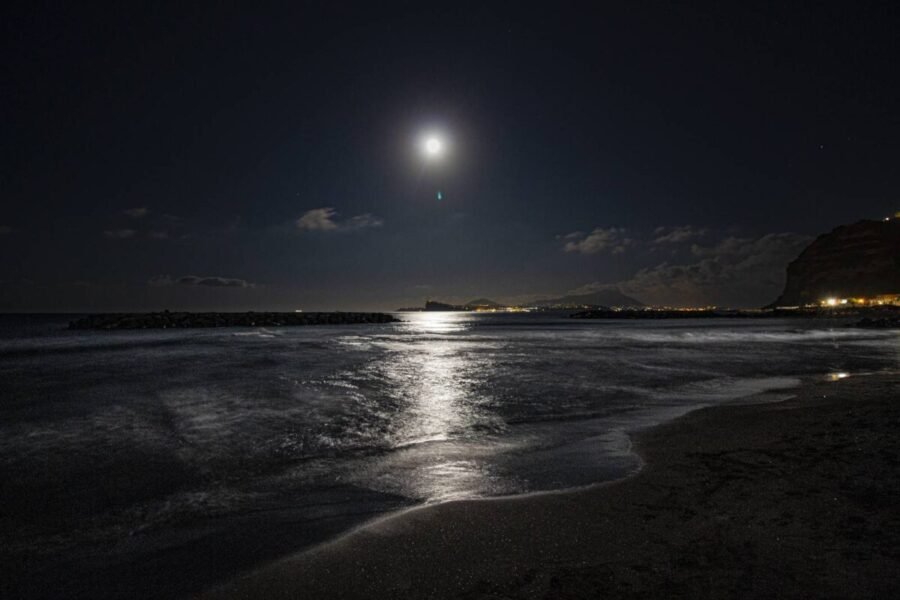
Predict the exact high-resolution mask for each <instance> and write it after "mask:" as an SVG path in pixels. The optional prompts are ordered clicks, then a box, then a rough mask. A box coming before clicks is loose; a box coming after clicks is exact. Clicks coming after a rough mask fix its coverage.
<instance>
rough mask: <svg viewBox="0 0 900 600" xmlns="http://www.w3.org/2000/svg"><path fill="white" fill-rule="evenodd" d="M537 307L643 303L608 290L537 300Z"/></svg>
mask: <svg viewBox="0 0 900 600" xmlns="http://www.w3.org/2000/svg"><path fill="white" fill-rule="evenodd" d="M535 304H536V305H537V306H553V305H557V304H558V305H564V306H634V307H641V306H644V303H643V302H641V301H640V300H636V299H634V298H632V297H631V296H626V295H625V294H623V293H622V292H620V291H619V290H615V289H609V290H600V291H597V292H592V293H590V294H573V295H569V296H562V297H561V298H549V299H547V300H538V301H537V302H535Z"/></svg>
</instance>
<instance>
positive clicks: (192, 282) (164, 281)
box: [147, 275, 256, 288]
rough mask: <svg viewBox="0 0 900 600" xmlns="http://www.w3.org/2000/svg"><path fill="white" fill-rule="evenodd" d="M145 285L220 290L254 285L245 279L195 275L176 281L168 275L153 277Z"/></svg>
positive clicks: (185, 276) (254, 285)
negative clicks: (198, 287)
mask: <svg viewBox="0 0 900 600" xmlns="http://www.w3.org/2000/svg"><path fill="white" fill-rule="evenodd" d="M147 285H150V286H153V287H164V286H169V285H189V286H201V287H222V288H252V287H256V284H254V283H250V282H249V281H247V280H245V279H235V278H232V277H200V276H197V275H184V276H183V277H179V278H177V279H172V277H170V276H169V275H161V276H159V277H154V278H153V279H150V280H149V281H148V282H147Z"/></svg>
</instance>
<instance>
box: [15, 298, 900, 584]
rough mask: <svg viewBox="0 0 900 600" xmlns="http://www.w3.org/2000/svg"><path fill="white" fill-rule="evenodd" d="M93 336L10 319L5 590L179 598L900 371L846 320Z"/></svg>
mask: <svg viewBox="0 0 900 600" xmlns="http://www.w3.org/2000/svg"><path fill="white" fill-rule="evenodd" d="M400 316H401V318H402V319H403V320H404V322H402V323H395V324H384V325H365V326H346V325H344V326H328V327H300V328H284V329H279V328H271V329H266V328H260V329H212V330H167V331H138V332H125V331H123V332H73V331H68V330H67V329H66V324H67V321H68V318H67V317H60V316H29V317H23V316H5V317H0V485H2V512H0V561H2V565H3V566H2V567H0V568H2V570H3V573H2V575H3V576H2V579H0V585H2V586H3V587H2V588H0V592H4V594H0V595H4V596H5V597H17V596H22V597H29V598H58V597H66V598H173V597H179V596H188V595H190V594H192V593H195V592H197V591H199V590H202V589H204V588H205V587H208V586H209V585H211V584H214V583H216V582H218V581H221V580H223V579H225V578H228V577H230V576H233V575H235V574H236V573H239V572H241V571H243V570H247V569H250V568H253V567H254V566H258V565H259V564H261V563H263V562H265V561H268V560H273V559H275V558H277V557H279V556H282V555H284V554H287V553H289V552H293V551H297V550H299V549H302V548H304V547H308V546H310V545H312V544H316V543H319V542H322V541H325V540H328V539H331V538H333V537H335V536H337V535H339V534H340V533H341V532H344V531H346V530H347V529H349V528H351V527H353V526H355V525H357V524H359V523H362V522H364V521H365V520H367V519H371V518H373V517H375V516H377V515H379V514H383V513H385V512H387V511H391V510H397V509H400V508H403V507H406V506H411V505H414V504H419V503H426V502H441V501H446V500H451V499H459V498H474V497H484V496H496V495H506V494H518V493H524V492H531V491H538V490H553V489H562V488H570V487H575V486H582V485H587V484H591V483H595V482H600V481H605V480H610V479H614V478H618V477H622V476H625V475H627V474H629V473H633V472H635V471H636V470H637V469H639V467H640V461H639V459H638V458H637V457H636V456H635V455H634V454H632V453H631V452H630V441H629V436H628V432H630V431H634V430H637V429H640V428H643V427H647V426H650V425H653V424H655V423H659V422H662V421H665V420H667V419H671V418H673V417H675V416H677V415H679V414H683V413H684V412H687V411H689V410H691V409H693V408H696V407H699V406H705V405H711V404H719V403H724V402H730V401H735V400H738V399H741V398H746V397H747V396H750V395H754V394H762V396H760V398H763V399H778V398H783V397H786V396H787V395H789V394H790V389H791V388H792V387H794V386H796V385H798V384H799V382H800V381H802V380H804V379H808V378H823V379H827V378H840V377H844V376H847V375H849V376H851V377H853V376H859V375H862V374H864V373H867V372H874V371H879V370H896V369H897V368H898V367H900V336H898V335H897V333H896V332H888V331H868V330H857V329H853V328H848V327H846V323H844V322H838V321H835V322H830V321H825V320H797V321H793V320H783V319H781V320H755V319H754V320H751V319H746V320H739V319H738V320H682V321H678V320H670V321H655V322H640V321H585V320H571V319H568V318H565V316H561V315H546V314H542V315H479V314H465V313H410V314H402V315H400Z"/></svg>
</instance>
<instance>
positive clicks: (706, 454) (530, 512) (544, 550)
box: [202, 373, 900, 598]
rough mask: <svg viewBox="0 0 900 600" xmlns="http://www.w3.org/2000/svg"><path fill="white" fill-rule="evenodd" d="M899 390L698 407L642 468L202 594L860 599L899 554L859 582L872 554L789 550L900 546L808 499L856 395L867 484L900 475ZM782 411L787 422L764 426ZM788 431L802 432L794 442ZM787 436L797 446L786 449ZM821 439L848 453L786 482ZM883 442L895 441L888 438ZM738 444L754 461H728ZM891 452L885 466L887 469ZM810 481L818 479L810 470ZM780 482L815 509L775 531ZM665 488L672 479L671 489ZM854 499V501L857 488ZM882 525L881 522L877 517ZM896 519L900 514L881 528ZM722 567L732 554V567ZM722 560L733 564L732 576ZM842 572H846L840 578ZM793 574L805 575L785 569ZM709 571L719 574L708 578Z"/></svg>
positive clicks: (351, 541)
mask: <svg viewBox="0 0 900 600" xmlns="http://www.w3.org/2000/svg"><path fill="white" fill-rule="evenodd" d="M898 387H900V376H898V375H897V374H896V373H884V374H875V375H867V376H858V377H852V378H849V379H845V380H841V381H837V382H806V383H804V384H802V385H801V386H800V387H798V388H794V389H793V390H792V391H795V392H796V395H795V396H794V397H793V398H791V399H789V400H783V401H778V402H774V403H773V402H766V403H758V402H757V403H752V401H751V403H748V402H746V401H747V400H751V399H752V398H753V396H750V397H747V398H745V399H743V400H741V401H739V402H735V403H731V404H726V405H716V406H710V407H705V408H699V409H697V410H693V411H691V412H689V413H687V414H685V415H682V416H680V417H677V418H676V419H674V420H672V421H667V422H665V423H663V424H660V425H656V426H653V427H651V428H649V429H645V430H641V431H639V432H637V433H636V434H631V435H630V437H631V439H632V444H633V448H634V450H635V452H636V453H637V454H638V456H639V457H640V459H641V461H642V466H641V468H640V470H639V471H638V472H637V473H635V474H634V475H632V476H629V477H625V478H622V479H617V480H613V481H608V482H600V483H596V484H592V485H589V486H584V487H579V488H567V489H563V490H551V491H543V492H533V493H529V494H523V495H517V496H505V497H498V498H484V499H469V500H457V501H450V502H444V503H437V504H426V505H421V506H416V507H411V508H409V509H405V510H402V511H399V512H393V513H390V514H388V515H385V516H383V517H380V518H377V519H375V520H372V521H369V522H367V523H365V524H363V525H362V526H360V527H357V528H354V529H352V530H350V531H348V532H346V533H344V534H342V535H341V536H339V537H337V538H335V539H334V540H330V541H328V542H325V543H323V544H320V545H317V546H314V547H312V548H309V549H306V550H304V551H301V552H300V553H298V554H295V555H291V556H288V557H286V558H283V559H281V560H279V561H277V562H275V563H271V564H269V565H268V566H264V567H262V568H260V569H257V570H255V571H252V572H250V573H249V574H245V575H243V576H240V577H238V578H237V579H234V580H232V581H230V582H226V583H225V584H223V585H221V586H219V587H217V588H214V589H213V590H211V591H209V592H207V593H206V594H205V595H203V596H202V597H209V598H250V597H268V598H279V597H285V598H287V597H297V596H307V597H317V596H319V595H323V594H327V595H331V596H332V597H348V598H352V597H360V598H363V597H373V596H382V597H387V596H393V597H403V598H424V597H429V598H434V597H440V598H456V597H493V596H494V595H500V596H502V597H512V598H532V597H535V598H536V597H545V596H547V595H548V594H551V593H555V592H560V594H561V595H559V597H580V596H581V595H595V594H599V593H613V594H614V595H618V596H629V595H631V594H632V593H636V594H637V595H644V594H646V595H651V596H653V595H659V594H668V595H672V593H673V590H677V589H683V591H684V593H686V594H688V595H692V596H696V595H698V594H700V595H704V594H705V593H709V592H710V591H711V590H717V595H739V596H747V595H750V596H754V595H766V594H772V593H777V594H780V595H788V596H790V595H797V596H799V595H808V591H809V589H810V586H813V587H815V586H819V589H820V590H821V592H820V593H821V594H835V593H838V594H839V595H842V596H849V597H863V596H867V595H871V594H873V593H875V594H880V593H883V592H888V591H897V590H900V583H894V582H893V578H891V577H890V575H889V573H890V572H891V570H890V569H894V568H900V553H891V552H882V553H880V554H878V553H876V556H877V558H878V560H876V561H874V562H876V563H878V564H880V565H882V567H883V568H882V569H880V570H879V569H876V570H875V572H871V573H868V577H867V578H866V581H867V582H866V583H865V584H864V585H860V584H859V582H856V583H853V582H851V580H853V581H856V579H858V578H859V574H861V573H862V572H863V571H866V572H869V571H871V569H870V568H868V567H871V566H872V563H873V561H872V560H871V558H872V557H868V558H867V559H866V560H863V558H862V556H861V555H860V556H856V555H854V556H855V558H854V557H849V558H848V557H844V558H845V560H844V561H843V562H844V563H848V564H844V565H843V566H844V567H845V568H843V569H841V568H840V567H841V566H842V565H841V564H837V565H836V564H833V563H834V562H835V561H834V560H831V559H827V557H826V558H824V559H823V558H822V557H819V558H815V557H809V556H808V557H807V558H809V560H807V561H805V562H804V561H800V562H799V563H798V562H797V561H796V560H794V561H793V567H794V568H793V570H794V571H795V572H794V573H791V570H792V569H790V568H788V567H786V566H785V565H791V564H792V560H791V557H792V556H793V557H796V556H798V552H797V550H798V549H801V548H805V549H806V550H808V551H811V552H813V554H815V549H816V548H819V547H821V545H822V540H821V539H819V538H820V537H821V534H822V531H825V534H829V533H830V534H831V537H832V538H834V539H833V540H832V541H835V542H837V545H838V546H839V547H841V546H846V547H847V548H849V549H850V551H851V554H852V552H853V550H852V548H855V547H856V546H859V545H860V543H862V545H863V546H865V547H870V546H871V543H866V540H867V539H868V537H869V536H868V535H867V534H869V533H871V531H870V530H873V531H874V530H879V531H882V533H883V531H884V527H888V526H890V524H893V525H894V531H897V533H896V534H891V535H888V537H889V538H891V544H894V543H895V542H900V528H898V527H897V525H900V515H898V513H897V511H893V510H888V511H887V512H886V513H885V511H884V510H880V511H876V512H875V513H872V512H871V511H868V512H867V511H865V510H862V511H860V510H855V511H854V510H849V509H848V514H849V515H850V516H851V517H853V518H852V519H851V524H850V525H848V526H847V527H844V526H843V525H840V524H837V525H835V526H834V527H831V528H830V529H829V527H828V523H820V522H818V521H816V520H817V519H818V518H819V517H818V516H819V515H821V514H822V512H821V510H813V508H814V507H812V506H806V504H809V503H810V502H813V499H812V498H811V497H807V496H809V495H810V494H813V495H814V496H821V495H822V492H823V489H826V490H827V489H829V488H828V487H827V486H828V483H829V482H831V484H832V487H833V485H834V478H833V477H828V476H824V484H823V481H821V480H822V479H823V475H822V473H820V472H819V471H822V469H824V470H825V471H829V469H830V470H832V471H833V470H834V469H839V468H843V466H846V465H844V463H845V461H844V460H843V459H842V453H843V452H844V451H845V450H846V447H845V446H844V445H840V444H837V445H835V444H832V445H830V446H829V445H828V444H825V445H822V444H821V440H818V438H820V437H821V436H822V435H825V434H828V433H829V432H828V431H825V430H823V429H822V428H823V427H824V425H823V424H822V423H821V422H820V421H821V420H820V419H816V418H815V417H816V416H822V414H825V413H839V412H840V411H841V410H843V408H844V404H846V403H849V402H854V403H855V405H857V406H858V405H859V404H860V403H862V404H863V405H864V406H863V408H864V409H865V410H864V412H865V413H866V414H867V415H868V417H869V420H868V421H866V423H867V424H868V427H862V428H861V429H860V430H859V431H853V430H851V429H847V427H846V426H845V427H844V428H843V429H841V428H840V427H838V429H839V430H840V431H838V432H837V433H838V434H839V437H841V438H842V439H843V438H847V437H848V436H853V435H855V436H856V437H859V436H860V435H868V436H870V437H871V436H876V437H878V440H879V442H880V444H879V446H878V447H877V448H873V452H875V454H874V455H873V456H874V458H873V456H869V457H868V458H869V460H867V461H863V463H862V464H863V466H865V467H866V468H865V469H863V470H864V472H865V473H869V476H868V477H867V476H866V475H865V473H864V474H863V475H861V478H862V480H864V481H862V483H861V485H863V486H864V487H865V486H866V485H869V486H870V487H871V485H870V484H872V482H873V481H874V478H875V477H876V476H877V474H878V473H880V474H881V475H882V476H886V477H887V478H890V475H891V472H890V467H892V466H894V462H896V464H897V465H900V455H898V454H897V452H896V450H897V449H898V448H897V445H898V442H895V441H893V438H891V441H887V440H886V434H888V433H890V434H896V433H900V431H894V429H897V428H898V427H897V425H896V422H895V421H891V419H887V421H888V422H887V423H882V424H881V425H880V426H879V425H878V421H879V420H882V421H883V420H884V419H883V417H885V416H889V415H884V414H881V415H878V414H876V413H885V412H890V413H891V415H890V416H895V417H900V409H893V408H892V407H891V406H890V399H891V396H892V392H894V390H896V389H898ZM801 408H802V409H803V410H797V409H801ZM820 413H822V414H820ZM770 414H776V416H777V417H778V419H776V420H775V421H774V422H766V421H765V417H767V416H769V415H770ZM785 417H787V418H785ZM829 423H832V424H833V423H835V421H834V420H832V421H829ZM838 423H839V422H838ZM892 423H893V425H892ZM857 425H859V423H857ZM892 427H893V429H892ZM885 428H887V429H886V430H885ZM826 429H827V428H826ZM823 431H824V433H823ZM789 432H790V433H792V434H793V435H791V436H788V438H785V436H787V434H788V433H789ZM798 432H799V433H801V434H802V435H799V436H798ZM830 433H831V434H834V433H835V432H830ZM786 439H789V441H790V442H791V444H788V445H787V446H785V447H783V448H782V447H779V445H784V443H785V440H786ZM848 439H849V438H848ZM817 440H818V441H819V442H820V446H821V447H820V448H818V450H819V453H822V452H825V455H824V456H826V457H827V456H828V455H829V454H830V455H832V456H830V458H831V459H832V461H831V462H833V463H834V464H830V463H829V462H827V461H826V460H820V461H819V463H818V464H814V465H813V466H812V467H811V469H809V470H807V472H806V473H805V474H804V472H803V469H799V472H797V473H793V474H792V477H791V478H790V480H789V481H784V480H783V479H781V478H776V479H775V480H774V482H773V480H772V478H771V477H770V476H771V475H772V473H771V471H772V470H773V469H774V470H775V471H778V470H779V469H781V470H785V469H787V470H790V468H791V465H794V467H796V465H795V464H794V462H795V461H794V460H792V459H793V458H796V457H794V456H793V454H794V453H795V452H796V451H797V450H796V447H795V446H796V445H797V444H800V443H804V442H806V443H809V442H815V441H817ZM742 443H743V445H742ZM884 444H887V445H889V446H891V447H890V448H882V447H881V446H883V445H884ZM745 445H749V446H750V448H746V447H744V446H745ZM775 447H777V450H778V451H775ZM804 448H806V449H807V450H808V452H807V454H809V456H807V454H804V455H803V456H802V458H803V459H804V460H805V461H807V462H808V459H810V457H812V458H815V455H816V450H817V448H816V446H815V445H813V446H804ZM763 450H765V451H763ZM879 452H880V453H879ZM733 454H746V455H747V456H746V457H745V458H744V459H740V460H737V461H736V462H735V461H733V460H730V459H729V460H725V462H724V463H723V462H721V461H722V460H724V459H723V457H728V456H730V455H733ZM879 457H881V458H880V459H883V460H881V462H882V463H883V462H885V461H886V462H887V464H880V463H879V460H880V459H879ZM717 461H719V462H717ZM892 461H894V462H892ZM813 462H815V461H813ZM720 463H721V464H720ZM875 463H879V464H875ZM794 470H795V471H796V470H797V468H795V469H794ZM767 475H768V476H767ZM832 475H834V474H833V473H832ZM810 478H813V479H815V480H816V481H815V482H811V481H807V480H809V479H810ZM882 479H884V477H882ZM774 484H777V485H778V486H780V492H781V493H782V494H783V495H784V497H785V498H788V499H789V501H788V502H787V504H788V505H791V504H794V503H799V504H800V505H802V506H798V507H796V510H795V511H793V512H791V511H789V510H787V509H785V510H784V511H782V512H783V513H785V514H782V515H781V516H780V518H778V517H777V516H776V517H773V519H772V524H771V526H770V528H769V531H768V532H767V530H766V527H764V526H763V524H761V523H758V522H756V521H754V519H755V518H756V517H757V516H758V515H759V513H760V511H762V512H767V511H768V512H772V511H773V510H774V511H775V512H777V511H778V509H779V507H781V508H784V503H783V502H782V503H775V504H774V505H773V503H772V502H771V500H772V498H771V497H770V496H771V494H764V493H763V491H765V489H767V488H768V487H772V485H774ZM823 486H824V487H823ZM734 487H738V488H741V489H742V491H741V494H739V495H738V496H737V497H734V496H733V495H732V496H728V497H727V498H726V500H727V499H730V500H731V501H730V502H727V501H723V500H722V499H719V500H716V498H715V496H718V495H721V493H722V492H723V491H729V490H730V491H731V492H734V491H735V490H732V489H731V488H734ZM851 487H852V486H851ZM888 487H889V488H890V489H889V490H888V492H890V493H893V492H895V491H900V482H894V481H889V484H888ZM760 488H762V489H760ZM792 488H793V489H792ZM876 488H877V486H876ZM894 488H897V489H896V490H895V489H894ZM661 489H662V490H668V491H667V492H665V493H664V494H663V496H662V498H660V497H659V494H660V490H661ZM710 491H712V492H715V494H714V496H713V497H708V494H709V493H710ZM846 491H847V490H846V489H843V488H840V489H836V490H831V491H829V492H828V493H829V494H830V493H831V492H834V493H833V498H834V502H836V503H837V502H838V500H839V497H840V496H841V495H846V493H845V492H846ZM886 493H887V492H886ZM890 493H887V495H890ZM826 495H828V494H826ZM879 497H880V495H879ZM660 500H662V501H660ZM843 500H844V501H845V502H844V504H846V501H847V499H846V498H844V499H843ZM822 502H824V506H823V507H816V508H818V509H822V508H829V506H828V502H825V501H822V500H821V499H818V500H815V502H813V503H822ZM804 506H806V509H808V510H804V508H803V507H804ZM891 506H892V505H891ZM830 508H832V509H833V508H834V507H830ZM857 508H859V507H857ZM857 513H861V514H857ZM810 520H812V521H816V523H814V525H815V527H813V523H810V522H807V521H810ZM873 520H874V521H876V522H878V523H881V526H880V527H875V528H874V529H873V528H871V527H867V525H871V524H872V523H870V522H871V521H873ZM885 520H887V521H889V522H890V523H882V522H883V521H885ZM738 522H742V523H743V522H746V523H743V524H744V525H746V527H745V529H748V531H749V533H748V531H744V530H743V529H741V528H737V523H738ZM686 526H688V527H687V529H685V527H686ZM845 529H846V531H845ZM698 532H699V533H698ZM813 532H818V533H817V534H816V535H812V534H813ZM779 533H782V534H783V535H782V536H779V535H778V534H779ZM751 534H752V535H751ZM698 535H699V536H700V539H699V540H697V539H695V540H693V541H692V542H691V543H690V544H685V538H688V539H689V538H691V537H694V538H696V537H697V536H698ZM873 535H874V534H873ZM771 537H774V538H775V539H776V540H781V539H782V538H783V539H784V540H793V541H792V542H791V543H790V544H787V546H789V547H793V550H792V551H791V552H788V553H787V554H785V555H784V556H781V557H780V558H778V559H776V558H775V557H776V556H780V554H782V553H781V552H779V551H778V550H779V548H782V546H784V544H775V545H774V547H771V548H769V547H768V546H772V543H771V540H770V541H769V542H767V541H766V540H767V539H770V538H771ZM825 537H828V535H826V536H825ZM876 537H877V536H876ZM893 538H897V539H893ZM698 542H700V543H699V545H698ZM710 544H712V546H714V548H712V549H711V548H710ZM758 546H766V547H767V548H766V552H760V551H759V549H758V548H757V547H758ZM879 547H880V546H879ZM890 547H896V546H895V545H888V546H887V548H890ZM782 549H783V548H782ZM711 550H712V551H711ZM723 562H724V563H727V564H719V563H723ZM837 562H838V563H841V561H837ZM849 563H852V564H849ZM856 563H860V564H856ZM778 565H781V566H780V567H779V566H778ZM723 567H728V568H726V569H725V570H724V571H723ZM816 567H827V568H821V569H818V568H816ZM863 567H866V568H863ZM786 569H787V571H786V572H785V570H786ZM841 573H842V574H843V577H839V576H837V574H841ZM813 574H815V575H813ZM854 574H857V575H854ZM786 575H791V576H790V577H788V578H787V579H785V578H784V577H785V576H786ZM698 578H699V579H698ZM704 578H705V579H707V580H708V581H707V583H706V584H702V585H701V583H700V579H704ZM798 579H799V580H802V582H803V584H802V585H800V584H799V583H798V581H797V580H798ZM791 581H793V584H792V585H791V586H788V583H790V582H791ZM673 585H674V586H675V587H674V588H673V587H672V586H673ZM786 586H787V587H786ZM798 586H799V587H798ZM654 590H655V591H654ZM676 595H677V594H676ZM813 595H815V594H813Z"/></svg>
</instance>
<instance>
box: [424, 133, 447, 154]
mask: <svg viewBox="0 0 900 600" xmlns="http://www.w3.org/2000/svg"><path fill="white" fill-rule="evenodd" d="M443 149H444V143H443V142H442V141H441V140H440V138H437V137H429V138H428V139H426V140H425V154H427V155H428V156H437V155H438V154H440V153H441V150H443Z"/></svg>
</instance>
